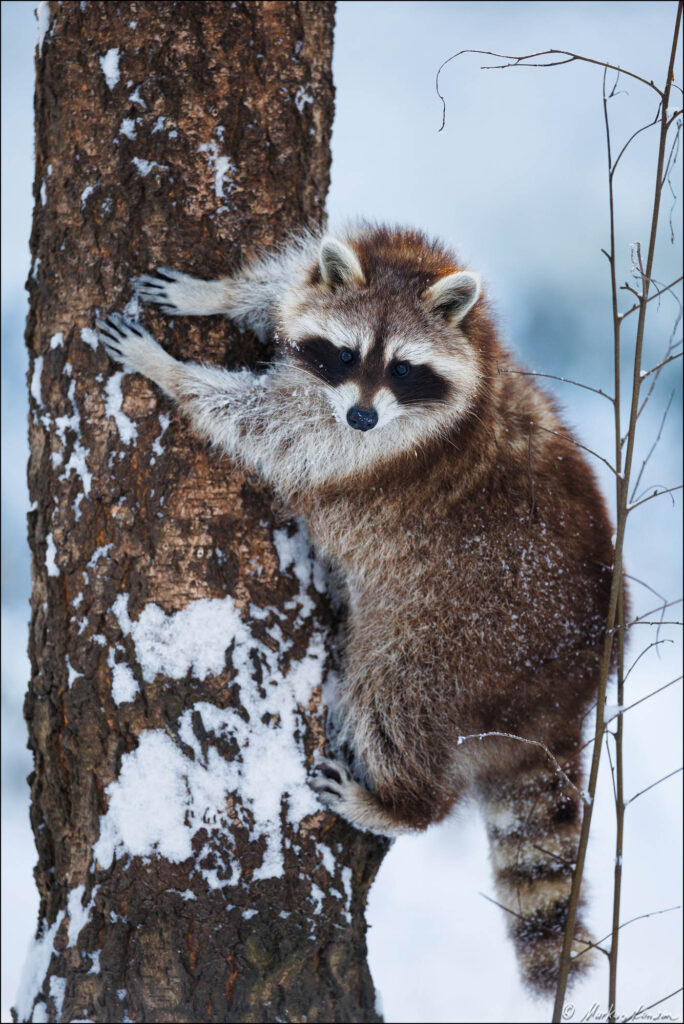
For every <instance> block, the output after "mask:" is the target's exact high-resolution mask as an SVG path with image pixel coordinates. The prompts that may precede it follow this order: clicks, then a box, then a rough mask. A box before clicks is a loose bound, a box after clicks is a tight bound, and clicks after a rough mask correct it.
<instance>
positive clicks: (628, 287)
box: [620, 275, 682, 380]
mask: <svg viewBox="0 0 684 1024" xmlns="http://www.w3.org/2000/svg"><path fill="white" fill-rule="evenodd" d="M681 281H682V276H681V275H680V276H679V277H678V278H677V279H676V280H675V281H671V282H670V284H667V285H665V287H664V288H661V289H660V290H659V291H657V292H653V293H652V294H651V295H649V297H648V298H647V299H646V303H647V304H648V303H649V302H652V301H653V299H657V298H658V297H659V296H660V295H664V294H665V292H669V291H670V289H671V288H676V286H677V285H678V284H679V283H680V282H681ZM620 291H621V292H633V294H634V295H636V296H637V297H638V298H639V300H641V296H640V295H639V292H638V291H637V290H636V288H632V286H631V285H630V284H627V283H626V282H625V284H621V285H620ZM640 305H641V301H639V302H635V303H634V305H633V306H631V307H630V308H629V309H628V310H627V312H626V313H621V314H620V319H621V320H624V319H625V318H626V317H628V316H630V314H632V313H634V312H635V310H637V309H638V308H639V306H640ZM652 372H653V371H652V370H649V373H652ZM647 376H648V374H646V373H642V375H641V379H642V380H643V379H644V377H647Z"/></svg>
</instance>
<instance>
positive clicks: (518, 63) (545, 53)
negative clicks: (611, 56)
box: [435, 49, 669, 132]
mask: <svg viewBox="0 0 684 1024" xmlns="http://www.w3.org/2000/svg"><path fill="white" fill-rule="evenodd" d="M464 53H479V54H481V55H482V56H484V57H496V59H497V60H507V61H510V62H511V63H510V64H496V65H493V66H489V65H486V64H485V65H482V68H481V70H483V71H497V70H499V71H500V70H503V69H504V68H514V67H525V68H551V67H556V66H557V65H559V64H572V63H573V62H574V61H581V62H583V63H585V64H595V65H596V66H597V67H600V68H606V69H610V70H611V71H618V72H619V73H620V74H622V75H626V76H627V77H628V78H635V79H636V80H637V82H642V83H643V84H644V85H647V86H648V87H649V89H653V91H654V92H656V93H657V94H658V96H660V97H661V101H662V100H663V97H664V93H663V92H661V90H660V89H659V88H658V87H657V86H656V85H655V84H654V83H653V82H650V81H648V79H646V78H642V77H641V75H637V74H635V72H633V71H625V69H624V68H619V67H618V66H617V65H616V64H609V63H608V62H607V61H604V60H594V59H593V58H592V57H583V56H582V55H581V54H578V53H571V52H570V51H569V50H540V51H539V52H538V53H528V54H526V55H525V56H524V57H513V56H511V55H510V54H506V53H494V52H493V51H492V50H471V49H467V50H459V51H458V53H453V54H452V55H451V57H447V59H446V60H445V61H443V62H442V63H441V64H440V66H439V68H438V70H437V75H436V77H435V91H436V92H437V95H438V96H439V98H440V100H441V102H442V124H441V126H440V129H439V130H440V132H441V131H442V130H443V128H444V125H445V124H446V103H445V100H444V97H443V96H442V94H441V92H440V91H439V76H440V75H441V73H442V71H443V70H444V68H445V67H446V66H447V64H450V63H451V61H452V60H456V58H457V57H462V56H463V54H464ZM556 54H557V55H558V56H565V57H567V60H556V61H549V62H548V63H545V64H526V63H523V62H524V61H529V60H532V58H533V57H551V56H553V55H556ZM667 92H668V94H669V89H667Z"/></svg>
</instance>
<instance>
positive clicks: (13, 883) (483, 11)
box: [2, 0, 682, 1022]
mask: <svg viewBox="0 0 684 1024" xmlns="http://www.w3.org/2000/svg"><path fill="white" fill-rule="evenodd" d="M33 12H34V4H33V3H31V2H18V3H17V2H3V4H2V29H3V32H2V75H3V88H2V141H3V147H2V174H3V182H4V188H3V195H2V371H3V373H2V421H3V433H2V455H3V458H2V473H3V484H2V522H3V530H2V711H3V716H2V739H3V743H2V757H3V762H2V768H3V771H2V786H3V824H2V853H3V879H2V886H3V888H2V895H3V899H2V922H3V929H4V935H5V939H6V941H5V943H4V945H3V960H2V1020H3V1021H7V1020H9V1019H10V1017H9V1007H10V1005H11V1003H12V1001H13V999H14V997H15V994H16V988H17V984H18V977H19V973H20V970H21V965H22V961H23V957H24V951H25V949H26V947H27V945H28V942H29V938H30V936H31V934H32V932H33V929H34V928H35V923H36V915H37V902H38V901H37V896H36V892H35V888H34V885H33V881H32V875H31V869H32V867H33V864H34V862H35V855H34V849H33V841H32V836H31V832H30V829H29V823H28V788H27V786H26V783H25V778H26V775H27V774H28V772H29V771H30V770H31V760H30V757H29V755H28V752H27V751H26V749H25V743H26V733H25V726H24V724H23V719H22V717H21V706H22V700H23V693H24V690H25V687H26V682H27V679H28V671H29V670H28V660H27V658H26V654H25V650H26V642H27V618H28V595H29V588H30V571H29V557H28V549H27V545H26V527H25V513H26V509H27V507H28V498H27V493H26V484H25V466H26V460H27V456H28V452H27V444H26V422H27V407H26V406H27V400H26V394H25V392H26V385H25V373H26V365H27V359H26V355H25V351H24V346H23V330H24V320H25V315H26V299H25V293H24V291H23V283H24V280H25V278H26V276H27V273H28V266H29V256H28V237H29V231H30V218H31V186H32V179H33V168H32V141H33V133H32V89H33V57H32V52H33V47H34V43H35V38H36V27H35V19H34V13H33ZM674 17H675V4H674V2H670V0H668V2H651V3H650V4H647V5H646V4H640V3H623V2H621V3H614V2H609V3H600V2H588V3H579V2H575V3H554V4H548V3H545V2H544V3H515V4H512V3H491V2H480V3H477V4H471V3H429V2H425V0H423V2H419V3H412V2H401V3H395V2H377V3H376V2H353V3H352V2H341V3H339V5H338V17H337V32H336V40H335V60H334V73H335V83H336V88H337V114H336V120H335V128H334V134H333V176H332V188H331V191H330V196H329V212H330V218H331V221H332V223H333V224H334V223H335V222H336V221H340V220H344V219H346V218H348V217H353V216H356V215H359V214H360V215H365V216H368V217H372V218H377V219H381V220H388V221H395V222H401V223H406V224H413V225H416V226H418V227H422V228H424V229H426V230H427V231H429V232H432V233H434V234H437V235H439V236H441V237H443V238H444V239H445V240H447V241H449V242H452V243H455V244H456V245H457V246H458V247H459V248H460V251H461V254H462V255H463V256H464V257H465V258H466V259H467V260H469V261H470V262H471V264H472V265H473V266H474V267H476V268H477V269H479V270H480V271H481V272H482V274H483V276H484V279H485V281H486V282H487V284H488V288H489V291H490V293H491V294H492V295H493V296H494V298H495V302H496V306H497V308H498V310H499V314H500V321H501V326H502V330H503V331H504V333H505V335H506V336H507V337H508V339H509V340H510V342H511V344H512V345H513V346H514V347H515V348H516V349H517V350H518V352H520V353H521V355H522V357H523V359H524V360H525V361H526V362H528V363H529V364H531V365H533V366H534V367H535V369H537V370H541V371H544V372H547V373H551V374H560V375H565V376H570V377H574V378H575V379H579V380H583V381H586V382H589V383H591V384H592V385H594V386H598V387H603V388H604V389H606V390H610V386H611V375H612V342H611V335H610V329H611V324H610V302H609V292H608V287H609V279H608V271H607V264H606V260H605V257H603V256H602V255H601V253H600V249H601V247H602V246H606V245H607V242H608V236H607V207H606V176H605V168H606V163H605V150H604V136H603V118H602V108H601V72H600V70H599V69H593V68H589V67H587V66H581V65H576V64H573V65H569V66H564V67H559V68H555V69H553V70H547V71H542V70H519V69H515V70H514V69H511V70H508V71H481V70H479V64H480V63H483V61H479V60H478V58H476V57H472V56H466V57H462V58H459V60H458V61H454V62H452V63H451V64H450V65H449V66H448V67H447V68H446V69H445V72H444V74H443V76H442V81H441V88H442V92H443V93H444V95H445V98H446V101H447V120H446V127H445V130H444V131H443V132H442V133H441V134H440V133H438V128H439V126H440V123H441V105H440V103H439V100H438V98H437V96H436V94H435V90H434V78H435V72H436V70H437V68H438V67H439V65H440V64H441V63H442V61H444V60H445V59H446V58H447V57H448V56H450V55H451V54H452V53H454V52H455V51H457V50H460V49H462V48H464V47H472V48H481V49H489V50H498V51H500V52H504V53H510V54H518V53H529V52H534V51H536V50H540V49H545V48H548V47H557V48H563V49H569V50H574V51H575V52H579V53H585V54H587V55H589V56H595V57H598V58H603V59H607V60H610V61H611V62H613V63H617V64H621V65H622V66H624V67H627V68H630V69H632V70H635V71H637V72H638V73H639V74H641V75H642V76H643V77H645V78H647V79H648V78H651V77H653V78H654V80H656V82H660V81H662V77H663V74H664V68H665V65H666V62H667V56H668V53H669V44H670V37H671V31H672V26H673V24H674ZM623 88H624V90H625V91H624V92H623V93H622V94H621V95H620V96H619V97H617V98H616V99H615V100H614V101H613V103H612V114H613V131H614V137H615V139H616V140H624V139H626V138H627V137H628V136H629V135H630V134H631V132H632V131H633V130H634V129H635V128H636V127H638V126H639V125H641V124H642V123H644V122H645V121H646V120H648V119H650V118H651V117H652V116H653V114H654V112H655V109H654V104H653V100H652V98H651V94H650V93H649V91H648V90H647V89H645V88H644V87H641V86H639V85H638V84H637V83H629V84H627V83H624V82H623ZM654 174H655V135H654V134H652V133H651V132H646V133H644V135H643V136H641V137H640V140H639V142H638V144H637V145H636V146H635V147H634V149H633V153H632V155H631V158H629V159H628V160H626V161H625V163H624V166H623V167H622V169H621V176H620V177H619V179H618V182H617V185H618V193H617V194H618V206H617V214H618V236H617V251H618V254H619V256H621V257H622V259H623V265H622V266H623V269H622V272H621V274H620V280H621V281H622V280H625V279H627V276H628V272H629V243H630V242H632V241H634V240H636V239H641V240H642V241H645V239H646V232H647V229H648V211H649V205H648V200H649V198H650V190H651V188H652V181H653V178H654ZM675 181H676V182H678V175H677V176H675ZM676 187H677V188H678V187H679V186H678V184H677V185H676ZM668 210H669V202H668V203H667V204H666V209H665V216H664V221H663V227H664V228H667V223H666V222H667V213H668ZM675 214H676V216H675V225H678V223H679V219H680V214H681V202H679V203H678V206H677V209H676V211H675ZM668 236H669V232H668V231H667V230H663V231H662V234H661V244H660V247H659V253H658V262H657V264H656V276H657V277H658V279H659V280H661V281H662V282H668V281H670V280H671V279H672V278H673V277H675V276H677V275H678V274H679V272H680V271H679V269H678V259H679V257H678V252H679V247H680V245H681V237H677V238H676V239H675V244H674V245H671V244H670V241H669V237H668ZM675 313H676V305H675V303H674V301H673V300H672V298H670V297H667V298H663V300H662V302H661V303H660V307H659V308H656V303H653V315H652V319H651V322H650V328H649V330H648V336H647V343H646V356H645V365H646V366H650V365H653V364H654V363H655V362H657V361H658V356H659V354H660V353H661V352H662V351H663V350H664V348H665V346H666V343H667V337H668V336H669V332H670V330H671V327H672V324H673V321H674V317H675ZM633 319H634V318H632V320H633ZM680 336H681V327H680ZM626 338H627V341H630V340H631V338H630V335H629V332H627V336H626ZM678 365H679V364H677V363H675V364H674V365H673V366H671V367H668V368H667V369H666V372H664V373H663V375H662V377H661V380H660V381H659V384H658V387H657V390H656V392H655V394H654V397H653V400H652V402H651V404H650V406H649V407H647V410H646V412H645V413H644V416H643V417H642V420H641V421H640V422H641V424H642V425H641V438H642V443H641V447H640V450H638V451H637V458H636V460H635V465H636V466H637V468H638V466H639V465H640V464H641V460H642V458H643V457H644V455H645V454H646V452H647V451H648V448H649V447H650V445H651V443H652V441H653V440H654V438H655V436H656V434H657V432H658V427H659V423H660V419H661V417H662V413H663V409H664V407H665V404H666V402H667V399H668V396H669V394H670V392H671V391H672V389H673V388H674V389H676V390H675V396H674V399H673V403H672V407H671V409H670V413H669V416H668V419H667V421H666V424H665V428H664V431H663V439H662V442H661V444H660V446H659V447H658V449H657V451H656V453H655V455H654V456H653V458H652V460H651V462H650V464H649V467H648V470H647V474H646V478H645V481H644V483H650V484H654V483H658V484H665V485H667V486H671V485H673V484H676V483H679V482H680V481H681V474H682V467H681V459H680V440H679V439H680V431H681V401H682V396H681V388H680V386H679V371H678ZM550 383H553V382H550ZM554 390H555V391H556V394H557V395H558V396H559V397H560V399H561V400H562V401H563V403H564V405H565V408H566V410H567V417H568V419H569V421H570V422H571V423H572V424H574V425H575V426H576V427H577V429H578V430H579V433H580V436H581V438H582V440H583V442H584V443H585V444H587V445H588V446H589V447H592V448H596V449H598V450H599V451H600V452H601V453H602V454H603V455H605V456H606V457H609V458H610V457H611V456H612V422H611V420H610V407H609V405H608V403H606V402H605V401H604V400H603V399H601V398H599V397H598V396H595V395H592V394H590V393H589V392H586V391H581V390H579V389H577V388H573V387H571V386H569V385H563V384H560V383H558V384H556V385H555V387H554ZM597 470H598V471H599V474H600V476H601V479H602V482H603V485H604V489H605V491H606V493H607V494H608V495H609V497H610V498H611V501H612V497H613V492H612V480H611V478H610V475H609V474H608V472H607V471H603V467H602V466H601V464H600V463H598V464H597ZM680 519H681V501H679V500H677V501H676V502H675V505H674V506H673V504H672V502H670V501H669V500H668V499H667V498H660V499H657V500H655V501H653V502H650V503H649V504H647V505H645V506H643V508H642V509H640V510H639V511H637V512H635V513H634V515H633V519H632V520H631V532H628V539H627V566H628V570H629V572H630V573H631V574H632V575H633V576H635V577H638V578H639V579H640V580H643V581H645V582H647V583H648V584H649V585H650V586H651V587H653V588H654V589H655V590H656V591H658V593H660V594H664V595H665V596H666V597H667V598H668V599H674V598H676V597H679V596H680V593H681V529H680ZM633 597H634V603H635V607H636V611H637V613H641V612H643V611H645V610H647V609H648V608H651V607H654V606H655V605H658V604H659V603H660V600H659V599H658V598H657V597H654V595H653V594H651V593H649V591H648V590H646V589H645V588H644V587H643V586H641V585H640V584H637V583H635V584H633ZM671 617H674V618H679V617H681V614H680V611H679V609H677V610H676V613H675V614H674V615H672V616H671ZM637 632H638V631H635V632H634V635H633V637H632V647H631V657H630V659H629V660H632V659H633V658H634V657H636V655H637V654H638V653H639V651H640V650H641V648H642V647H643V646H645V644H646V643H648V642H649V641H650V640H653V639H655V636H654V635H651V632H650V630H649V629H648V628H647V627H643V628H642V629H641V631H640V632H638V635H637ZM661 637H669V638H673V639H675V640H677V637H678V630H677V629H675V628H671V627H670V628H665V629H664V630H663V631H662V633H661ZM658 650H659V651H660V652H661V655H660V658H658V657H657V653H656V652H655V651H652V652H649V654H648V655H646V656H645V657H644V658H642V659H641V661H640V662H639V666H638V667H637V669H636V670H635V671H634V673H633V674H632V676H631V677H630V680H629V684H628V700H629V702H631V701H633V700H637V699H638V698H639V697H641V696H644V695H645V694H646V693H648V692H650V691H651V690H652V689H655V688H656V687H658V686H660V685H662V684H663V683H666V682H667V681H669V680H670V679H672V678H674V677H675V676H677V675H678V674H679V673H680V671H681V668H680V665H681V647H680V645H679V642H678V640H677V642H676V643H673V644H667V645H662V646H661V647H660V648H659V649H658ZM680 721H681V684H679V685H675V686H672V687H670V688H669V689H668V690H666V691H665V692H664V693H662V694H659V695H658V696H656V697H654V698H653V699H652V700H650V701H648V702H647V703H645V704H643V705H641V706H640V707H639V708H636V709H634V710H633V711H630V712H629V713H628V715H627V716H626V719H625V723H626V764H627V792H628V794H630V793H635V792H637V791H638V790H640V789H642V788H644V787H645V786H647V785H649V783H651V782H654V781H655V780H657V779H658V778H660V777H661V776H662V775H665V774H667V773H668V772H670V771H672V770H674V769H676V768H678V767H679V766H680V765H681V763H682V752H681V738H680ZM680 808H681V775H679V776H675V777H674V778H673V779H670V780H668V781H667V782H664V783H663V784H662V785H661V786H659V787H657V788H655V789H654V790H652V791H651V792H650V793H648V794H646V795H645V796H643V797H641V798H640V799H639V800H638V801H637V802H636V803H635V804H634V805H633V806H632V807H630V808H629V810H628V812H627V824H626V852H625V858H624V861H625V871H624V899H623V913H622V919H623V920H624V921H626V920H628V919H629V918H632V917H635V916H637V915H641V914H646V913H650V912H653V911H659V910H662V909H664V908H668V907H673V906H677V905H680V904H681V839H680V837H681V810H680ZM613 842H614V830H613V806H612V797H611V792H610V780H609V777H608V775H607V772H604V775H603V778H602V788H601V791H600V794H599V798H598V803H597V807H596V812H595V815H594V824H593V838H592V842H591V847H590V854H589V863H588V869H587V877H588V881H589V885H590V887H591V893H592V904H591V923H592V924H593V927H594V930H595V932H596V934H597V935H600V936H602V935H605V934H606V933H607V932H608V931H609V927H610V905H611V881H612V866H613ZM481 893H486V894H492V884H491V879H490V874H489V866H488V859H487V849H486V840H485V835H484V830H483V827H482V824H481V822H480V819H479V817H478V815H477V812H476V810H475V809H471V808H464V809H461V810H460V811H459V812H458V814H457V815H456V816H455V817H454V820H453V821H450V822H448V823H446V824H444V825H442V826H440V827H438V828H434V829H431V830H429V831H428V832H427V833H426V834H425V835H423V836H421V837H418V838H403V839H401V840H398V841H397V842H396V843H395V845H394V847H393V848H392V851H391V852H390V854H389V856H388V857H387V859H386V861H385V863H384V864H383V867H382V869H381V872H380V875H379V877H378V881H377V882H376V885H375V887H374V889H373V892H372V894H371V900H370V907H369V921H370V923H371V929H370V931H369V944H370V958H371V967H372V970H373V975H374V978H375V981H376V985H377V987H378V990H379V992H380V995H381V999H382V1003H383V1006H384V1012H385V1016H386V1020H387V1021H388V1022H403V1021H406V1022H409V1021H410V1022H418V1021H436V1022H437V1021H453V1020H472V1021H491V1020H501V1021H536V1020H540V1021H541V1020H547V1019H548V1017H549V1009H548V1007H547V1006H546V1005H544V1004H540V1003H536V1002H533V1001H531V1000H530V999H529V998H528V996H527V995H526V994H525V992H524V991H523V990H522V988H521V986H520V983H519V981H518V978H517V971H516V966H515V962H514V958H513V952H512V947H511V946H510V944H509V943H508V941H507V939H506V937H505V934H504V921H503V915H502V912H501V911H500V910H498V909H497V908H496V907H494V906H492V905H491V904H490V903H488V902H487V901H486V900H485V899H484V898H483V897H482V895H480V894H481ZM10 936H11V939H10V938H9V937H10ZM680 964H681V916H680V912H679V911H678V910H675V911H674V912H671V913H667V914H662V915H659V916H653V917H650V918H648V919H644V920H641V921H638V922H635V923H634V924H632V925H629V926H628V927H626V928H625V929H624V930H623V931H622V937H621V967H620V1001H619V1005H618V1010H619V1012H620V1013H623V1014H626V1015H629V1014H631V1013H634V1012H635V1011H637V1010H638V1009H639V1007H640V1006H641V1007H646V1006H648V1005H649V1004H651V1003H653V1002H655V1001H656V1000H658V999H660V998H662V997H663V996H666V995H667V994H668V993H670V992H672V991H673V990H675V989H677V988H678V987H679V986H680V985H681V966H680ZM606 975H607V972H606V971H605V970H604V968H603V967H600V968H599V969H598V970H597V971H596V972H595V974H594V975H593V976H592V978H591V979H590V980H589V981H587V982H586V983H584V985H583V986H582V988H581V989H578V990H576V991H575V992H574V993H573V995H572V997H571V999H572V1002H573V1004H574V1006H575V1010H574V1013H573V1014H569V1015H568V1019H576V1020H579V1019H581V1018H582V1017H583V1015H584V1014H585V1013H587V1012H588V1011H589V1010H590V1009H591V1007H592V1005H593V1004H594V1003H596V1004H598V1007H599V1010H605V1006H606V989H607V978H606ZM653 1012H654V1013H658V1012H662V1013H663V1014H669V1015H670V1018H669V1019H675V1020H681V1016H680V1014H681V995H679V996H677V997H675V998H674V999H671V1000H669V1001H668V1002H667V1003H664V1004H663V1005H662V1006H660V1007H658V1008H657V1010H655V1011H653ZM594 1019H598V1018H594Z"/></svg>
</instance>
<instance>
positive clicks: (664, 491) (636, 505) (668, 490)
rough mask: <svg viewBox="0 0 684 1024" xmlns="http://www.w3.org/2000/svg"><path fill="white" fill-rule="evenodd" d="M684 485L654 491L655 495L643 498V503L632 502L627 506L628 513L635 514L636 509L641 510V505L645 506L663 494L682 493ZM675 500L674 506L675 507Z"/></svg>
mask: <svg viewBox="0 0 684 1024" xmlns="http://www.w3.org/2000/svg"><path fill="white" fill-rule="evenodd" d="M682 486H683V485H682V484H677V486H676V487H663V488H662V490H660V491H658V490H656V491H654V492H653V494H649V495H648V496H647V497H646V498H642V499H641V501H635V502H632V504H631V505H628V506H627V511H628V512H633V511H634V509H635V508H639V505H645V504H646V502H647V501H651V500H652V499H653V498H659V497H660V495H661V494H674V492H675V491H681V489H682ZM674 503H675V502H674V498H673V499H672V504H673V505H674Z"/></svg>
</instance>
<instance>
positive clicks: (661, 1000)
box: [625, 908, 683, 1024]
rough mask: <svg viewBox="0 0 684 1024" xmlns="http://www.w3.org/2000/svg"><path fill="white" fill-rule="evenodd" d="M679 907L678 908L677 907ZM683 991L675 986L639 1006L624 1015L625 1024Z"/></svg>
mask: <svg viewBox="0 0 684 1024" xmlns="http://www.w3.org/2000/svg"><path fill="white" fill-rule="evenodd" d="M677 909H679V908H677ZM681 991H683V988H682V987H680V988H676V989H675V990H674V992H670V994H669V995H667V996H663V998H662V999H657V1000H656V1001H655V1003H650V1004H649V1005H648V1006H640V1007H639V1009H638V1010H637V1011H636V1013H633V1014H632V1016H631V1017H625V1024H627V1022H628V1021H630V1020H636V1018H637V1017H642V1016H643V1015H644V1014H645V1013H647V1012H648V1010H652V1009H653V1007H654V1006H660V1004H661V1003H665V1002H667V1000H668V999H672V997H673V996H678V995H679V993H680V992H681Z"/></svg>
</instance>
